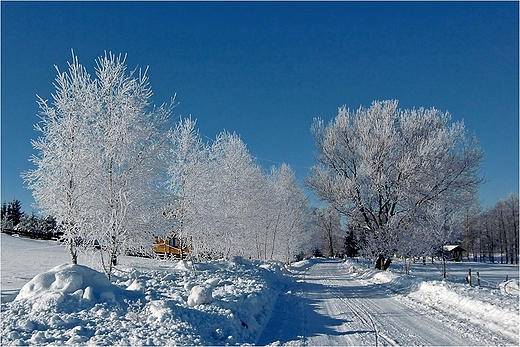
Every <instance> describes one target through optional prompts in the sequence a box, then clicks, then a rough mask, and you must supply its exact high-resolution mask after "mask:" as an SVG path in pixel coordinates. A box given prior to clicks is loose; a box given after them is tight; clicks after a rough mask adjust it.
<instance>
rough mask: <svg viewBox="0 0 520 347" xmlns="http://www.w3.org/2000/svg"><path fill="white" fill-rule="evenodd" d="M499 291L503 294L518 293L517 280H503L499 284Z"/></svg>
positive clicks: (519, 291)
mask: <svg viewBox="0 0 520 347" xmlns="http://www.w3.org/2000/svg"><path fill="white" fill-rule="evenodd" d="M499 288H500V291H501V292H502V293H503V294H509V295H516V296H518V295H519V294H520V290H519V282H518V280H516V279H513V280H509V281H504V282H502V283H500V284H499Z"/></svg>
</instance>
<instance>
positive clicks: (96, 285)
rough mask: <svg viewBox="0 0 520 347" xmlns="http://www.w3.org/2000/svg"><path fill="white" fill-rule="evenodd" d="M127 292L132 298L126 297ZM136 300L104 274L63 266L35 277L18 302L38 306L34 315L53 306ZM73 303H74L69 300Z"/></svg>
mask: <svg viewBox="0 0 520 347" xmlns="http://www.w3.org/2000/svg"><path fill="white" fill-rule="evenodd" d="M125 292H126V293H128V294H129V295H125ZM127 296H128V297H130V298H134V297H136V295H135V293H132V292H130V291H124V290H122V289H121V288H118V287H116V286H114V285H113V284H111V283H110V281H109V280H108V279H107V278H106V276H105V275H103V274H102V273H100V272H98V271H96V270H93V269H91V268H89V267H86V266H82V265H69V264H62V265H59V266H57V267H55V268H53V269H51V270H49V271H47V272H45V273H42V274H39V275H37V276H36V277H34V278H33V279H32V280H31V281H30V282H29V283H27V284H26V285H25V286H23V287H22V289H21V290H20V293H19V294H18V295H17V296H16V298H15V301H19V300H23V299H27V300H30V301H32V302H34V305H33V308H32V310H33V311H38V310H40V311H41V310H45V309H48V308H49V307H50V306H57V305H62V304H63V305H65V303H66V304H68V305H73V306H76V305H77V304H79V303H81V302H93V303H94V302H103V301H107V302H115V301H116V297H117V298H118V299H120V298H121V297H127ZM67 299H71V300H67Z"/></svg>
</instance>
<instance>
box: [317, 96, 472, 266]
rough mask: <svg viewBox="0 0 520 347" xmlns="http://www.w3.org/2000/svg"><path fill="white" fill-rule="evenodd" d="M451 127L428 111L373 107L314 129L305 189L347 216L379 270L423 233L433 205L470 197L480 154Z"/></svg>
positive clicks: (444, 116) (393, 104)
mask: <svg viewBox="0 0 520 347" xmlns="http://www.w3.org/2000/svg"><path fill="white" fill-rule="evenodd" d="M450 121H451V117H450V115H449V114H448V113H443V112H440V111H439V110H436V109H434V108H432V109H424V108H420V109H412V110H407V109H406V110H401V109H398V102H397V101H374V102H373V103H372V105H371V106H370V107H369V108H363V107H360V108H359V109H358V110H356V111H351V110H349V109H347V108H346V107H341V108H339V111H338V115H337V116H336V117H335V118H334V119H332V120H331V121H330V123H329V124H328V125H325V124H324V122H323V120H322V119H315V121H314V123H313V126H312V133H313V136H314V139H315V144H316V149H317V155H316V160H317V163H318V165H316V166H314V167H313V168H312V170H311V175H310V177H309V178H308V180H307V183H308V186H309V187H310V188H311V189H313V190H314V191H315V192H316V194H317V195H318V197H320V198H321V199H322V200H324V201H327V202H329V203H330V204H332V205H333V206H334V207H335V208H336V209H338V210H339V211H341V212H342V213H343V214H344V215H345V216H346V217H347V223H348V224H349V225H348V226H349V229H350V228H355V229H356V230H357V231H358V232H359V234H361V237H360V241H362V243H363V244H362V246H363V250H364V251H365V252H366V253H368V254H369V255H371V256H374V257H377V258H379V259H380V260H381V259H382V260H385V258H386V261H379V262H377V264H376V265H378V267H380V268H386V267H387V266H388V265H389V264H390V260H389V259H390V257H391V256H392V255H394V254H396V253H400V252H401V251H402V250H403V245H404V244H406V243H407V242H408V243H409V242H413V241H407V240H418V239H421V237H420V236H421V235H423V234H424V233H428V232H429V231H428V230H429V223H430V222H429V219H431V218H433V216H432V215H431V214H430V211H433V210H436V209H434V208H432V207H434V206H435V205H436V204H440V205H441V206H442V205H446V204H449V202H452V201H463V200H462V199H463V198H465V197H466V196H467V195H472V194H475V193H476V190H477V187H478V184H479V183H480V181H481V180H480V178H479V177H478V167H479V164H480V162H481V161H482V152H481V151H480V149H479V148H478V145H477V141H476V140H475V139H474V138H471V137H467V135H466V129H465V127H464V124H463V123H462V122H456V123H453V124H450Z"/></svg>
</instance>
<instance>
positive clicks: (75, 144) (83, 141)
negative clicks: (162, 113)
mask: <svg viewBox="0 0 520 347" xmlns="http://www.w3.org/2000/svg"><path fill="white" fill-rule="evenodd" d="M68 65H69V70H68V72H60V71H59V69H58V67H56V70H57V72H58V75H57V77H56V81H55V87H56V93H55V94H53V95H52V99H53V102H52V104H49V101H48V100H44V99H42V98H41V97H38V105H39V107H40V115H39V117H40V120H41V121H40V122H39V123H38V124H36V125H35V129H36V130H37V131H38V132H40V133H41V136H40V137H38V139H36V140H33V141H31V143H32V146H33V147H34V149H36V150H37V151H38V154H37V155H34V156H32V157H31V159H30V161H32V162H33V163H34V164H35V165H36V168H35V169H32V170H29V171H27V172H25V173H23V174H22V177H23V178H24V180H25V182H26V183H28V188H29V189H31V190H32V191H33V196H34V199H35V202H36V206H37V207H38V208H40V209H41V210H42V211H43V212H44V213H45V214H48V215H53V216H55V218H56V222H57V223H58V225H59V226H60V227H61V229H62V230H63V233H64V235H63V238H64V239H65V241H66V244H67V246H68V251H69V255H70V258H71V262H72V263H73V264H76V263H77V261H78V252H77V248H78V247H80V246H85V245H87V244H88V242H89V240H88V239H87V238H86V235H85V233H84V230H85V227H86V220H87V217H86V212H87V211H86V209H85V206H86V198H87V197H86V196H87V194H88V193H90V192H91V190H92V185H91V184H90V182H89V181H90V180H91V179H92V173H93V171H94V167H93V166H92V165H91V163H92V162H91V160H90V159H91V155H92V148H93V147H92V146H93V136H92V127H91V126H90V125H91V124H92V122H93V119H94V113H93V109H94V107H95V102H94V95H95V90H96V86H95V83H94V82H93V81H92V80H91V78H90V75H89V74H88V73H87V71H86V69H85V68H84V67H83V66H82V65H81V64H80V63H79V61H78V58H77V57H76V56H74V55H73V57H72V62H70V63H69V64H68Z"/></svg>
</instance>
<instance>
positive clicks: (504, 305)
mask: <svg viewBox="0 0 520 347" xmlns="http://www.w3.org/2000/svg"><path fill="white" fill-rule="evenodd" d="M344 266H345V267H346V269H347V271H348V273H349V275H350V276H351V277H352V278H355V279H356V280H359V281H360V282H362V283H365V284H366V285H377V286H378V290H379V291H380V292H381V293H385V292H386V293H388V294H391V295H401V296H402V302H403V304H407V305H409V306H418V305H419V306H422V307H423V308H425V309H426V310H427V311H432V312H435V311H436V312H440V313H441V314H442V315H444V316H452V317H453V316H454V317H456V319H458V320H467V321H471V322H473V323H476V324H479V325H485V326H487V328H488V329H491V330H495V331H499V332H501V333H503V334H505V335H508V336H510V337H512V338H514V339H516V338H518V333H519V325H520V316H519V312H520V311H519V310H520V307H519V290H518V280H517V279H513V280H509V281H506V282H502V283H500V285H499V288H500V289H495V288H489V287H479V286H473V287H471V286H469V284H466V283H465V282H460V281H453V282H452V281H446V280H444V281H442V280H433V279H428V278H425V277H423V276H415V275H405V274H402V273H398V272H393V271H380V270H376V269H374V268H370V267H367V265H366V264H360V263H358V262H356V261H353V260H347V261H346V262H345V263H344Z"/></svg>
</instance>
